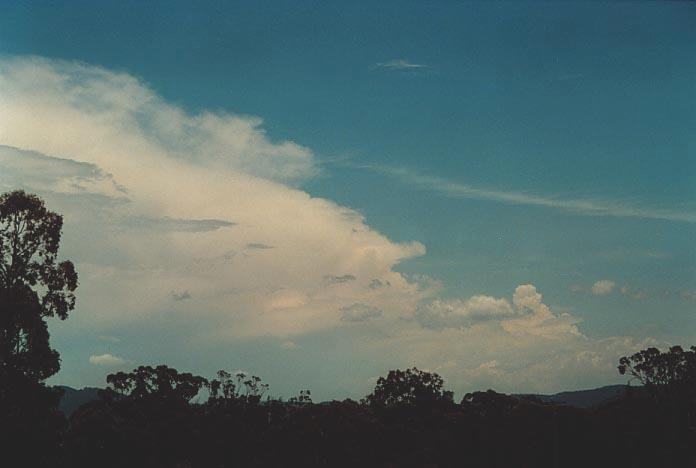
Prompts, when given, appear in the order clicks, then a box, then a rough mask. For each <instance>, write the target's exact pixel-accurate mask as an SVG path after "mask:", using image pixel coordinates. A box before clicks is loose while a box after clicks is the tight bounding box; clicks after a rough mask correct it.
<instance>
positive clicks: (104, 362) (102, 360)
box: [89, 353, 126, 367]
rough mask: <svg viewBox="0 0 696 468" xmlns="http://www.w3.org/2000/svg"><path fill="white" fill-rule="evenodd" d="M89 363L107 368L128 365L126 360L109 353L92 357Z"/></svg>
mask: <svg viewBox="0 0 696 468" xmlns="http://www.w3.org/2000/svg"><path fill="white" fill-rule="evenodd" d="M89 362H90V364H94V365H95V366H106V367H114V366H120V365H122V364H125V363H126V361H125V359H123V358H120V357H118V356H114V355H111V354H109V353H106V354H100V355H98V356H90V357H89Z"/></svg>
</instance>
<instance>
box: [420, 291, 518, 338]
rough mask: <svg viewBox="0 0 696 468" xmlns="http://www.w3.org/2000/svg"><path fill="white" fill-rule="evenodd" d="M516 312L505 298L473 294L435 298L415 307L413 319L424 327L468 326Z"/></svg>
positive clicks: (502, 317) (438, 328)
mask: <svg viewBox="0 0 696 468" xmlns="http://www.w3.org/2000/svg"><path fill="white" fill-rule="evenodd" d="M516 314H517V311H516V310H514V309H513V308H512V306H511V305H510V303H509V302H508V301H507V300H506V299H496V298H494V297H490V296H474V297H471V298H469V299H466V300H462V299H453V300H435V301H432V302H430V303H427V304H423V305H421V306H419V307H418V309H416V313H415V319H416V321H417V322H418V323H420V324H421V325H422V326H424V327H426V328H432V329H435V330H440V329H443V328H460V327H469V326H471V325H473V324H474V323H478V322H483V321H486V320H501V319H504V318H511V317H514V316H515V315H516Z"/></svg>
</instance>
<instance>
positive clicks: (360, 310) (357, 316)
mask: <svg viewBox="0 0 696 468" xmlns="http://www.w3.org/2000/svg"><path fill="white" fill-rule="evenodd" d="M381 316H382V311H381V310H379V309H378V308H376V307H371V306H369V305H367V304H352V305H349V306H347V307H341V320H343V321H344V322H366V321H368V320H372V319H375V318H377V317H381Z"/></svg>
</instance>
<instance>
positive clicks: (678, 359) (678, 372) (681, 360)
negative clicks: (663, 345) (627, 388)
mask: <svg viewBox="0 0 696 468" xmlns="http://www.w3.org/2000/svg"><path fill="white" fill-rule="evenodd" d="M618 369H619V373H620V374H621V375H630V376H632V377H633V378H634V379H636V380H638V381H639V382H640V383H641V384H642V385H643V386H645V388H646V389H647V390H648V392H649V393H650V394H651V395H652V396H653V397H654V398H655V399H657V400H661V401H667V400H668V401H670V402H672V403H676V404H688V405H690V406H692V407H694V406H696V346H692V347H691V349H690V350H684V349H683V348H682V347H681V346H672V347H671V348H669V350H668V351H665V352H661V351H660V350H659V349H657V348H647V349H644V350H642V351H639V352H637V353H635V354H633V355H632V356H628V357H623V358H621V359H620V360H619V367H618Z"/></svg>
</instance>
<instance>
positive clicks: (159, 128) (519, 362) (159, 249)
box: [0, 58, 644, 392]
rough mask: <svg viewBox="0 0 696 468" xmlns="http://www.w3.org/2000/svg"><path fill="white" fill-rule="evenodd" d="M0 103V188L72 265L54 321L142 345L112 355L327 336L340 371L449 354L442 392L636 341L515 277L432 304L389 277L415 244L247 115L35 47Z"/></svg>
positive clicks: (407, 279) (550, 380) (212, 349)
mask: <svg viewBox="0 0 696 468" xmlns="http://www.w3.org/2000/svg"><path fill="white" fill-rule="evenodd" d="M0 109H2V112H0V144H1V145H5V146H4V147H3V148H2V149H0V184H2V188H3V190H7V189H10V188H26V189H31V190H32V191H35V192H37V193H39V194H41V196H42V197H44V198H45V200H46V202H47V204H48V206H49V208H50V209H53V210H56V211H58V212H60V213H62V214H64V217H65V223H64V232H63V237H62V245H61V256H63V257H64V258H68V259H71V260H73V261H74V262H75V263H76V266H77V270H78V272H79V274H80V289H79V295H78V305H77V309H76V310H75V312H74V313H73V314H72V317H71V319H70V321H69V329H70V330H79V332H80V333H81V334H84V336H98V335H99V334H100V333H106V331H107V330H109V333H115V334H118V335H119V336H128V342H129V344H132V346H131V347H129V349H131V351H132V353H136V354H137V353H142V355H133V356H129V358H130V359H133V360H135V359H137V360H138V361H140V360H145V359H148V358H150V357H151V356H153V355H158V356H165V357H166V356H175V355H177V353H180V352H181V350H182V349H187V350H190V354H189V357H190V359H191V362H192V363H197V364H195V365H200V366H206V365H212V364H211V363H212V362H213V361H215V362H216V365H220V366H226V365H229V363H228V362H227V359H229V349H230V345H231V343H234V344H235V345H239V346H243V345H242V344H240V343H247V344H248V343H254V344H253V346H260V345H261V344H260V343H274V344H276V345H277V344H279V343H281V345H280V346H283V345H282V343H296V342H298V341H299V340H300V338H298V337H300V336H303V337H304V336H306V337H308V338H307V339H308V340H309V339H310V338H312V339H315V338H316V339H322V340H327V339H329V337H330V340H331V341H330V342H329V341H327V342H329V343H330V346H325V347H324V348H322V349H321V354H322V358H324V355H325V354H329V355H330V357H331V359H335V360H336V362H341V361H340V360H341V359H345V360H346V361H345V362H346V368H347V367H349V365H351V364H352V365H353V366H354V364H355V362H371V363H374V366H375V367H379V368H380V369H389V368H395V367H405V366H411V365H417V366H419V367H421V368H432V369H434V368H436V367H438V366H441V365H443V363H452V364H451V366H450V367H447V368H446V369H444V370H443V372H446V373H444V374H443V375H444V376H445V378H446V379H447V381H448V382H449V383H450V384H451V385H452V386H453V387H454V388H457V389H467V388H471V386H472V385H474V384H481V386H483V385H486V386H491V384H493V383H495V384H496V386H497V384H500V385H502V386H503V387H504V388H505V386H507V387H508V388H511V387H512V386H513V385H514V387H516V388H518V389H519V388H528V389H530V390H535V389H539V390H545V391H546V390H548V391H551V390H554V388H555V386H559V385H565V386H567V385H570V383H572V382H573V379H576V378H579V377H578V376H581V377H582V378H583V379H587V375H588V371H587V370H586V368H584V367H583V366H584V365H586V364H587V363H592V365H593V366H594V367H593V368H592V369H593V370H592V372H591V375H592V376H594V377H593V378H595V377H596V378H597V379H598V381H599V383H605V382H606V381H607V379H608V378H612V377H615V375H616V371H615V366H616V362H615V358H616V357H617V356H620V355H625V354H628V352H629V351H631V352H635V351H636V350H637V349H640V346H642V345H643V344H644V343H643V342H637V341H634V340H630V339H627V338H623V337H614V338H611V339H604V340H595V339H592V338H591V337H587V336H584V335H583V334H582V333H581V332H580V330H579V329H578V324H579V320H578V319H577V318H576V317H574V316H572V315H570V314H566V313H563V312H559V311H558V310H555V309H552V308H551V307H549V306H548V305H546V304H545V303H544V302H543V299H542V296H541V294H540V293H539V292H538V291H537V290H536V288H535V287H534V286H532V285H521V286H519V287H518V288H517V289H516V290H515V292H514V294H513V295H512V297H510V298H495V297H492V296H487V295H483V294H479V295H474V296H472V297H470V298H462V299H452V300H447V301H444V300H441V301H442V303H441V304H439V305H433V303H434V300H433V297H434V294H435V293H436V292H437V291H439V290H440V289H441V288H442V286H441V284H440V283H439V282H438V281H436V280H433V279H432V278H429V277H427V276H423V275H415V274H402V273H400V272H399V271H397V269H398V265H399V264H400V263H401V262H404V261H406V260H408V259H411V258H414V257H417V256H420V255H424V254H425V247H424V246H423V245H422V244H420V243H418V242H394V241H392V240H390V239H389V238H387V237H386V236H384V235H383V234H381V233H379V232H378V231H376V230H375V229H373V228H372V227H371V226H369V225H368V224H367V222H366V221H365V219H364V217H363V216H362V215H361V214H360V213H358V212H356V211H354V210H351V209H350V208H347V207H344V206H340V205H338V204H336V203H334V202H332V201H331V200H327V199H322V198H317V197H312V196H311V195H310V194H308V193H306V192H305V191H303V190H301V189H299V188H297V187H298V184H300V183H301V182H302V181H305V180H307V179H308V178H311V177H313V176H314V175H315V174H317V173H318V170H317V167H316V161H315V158H314V155H313V153H312V151H311V150H310V149H308V148H306V147H304V146H302V145H300V144H298V143H295V142H291V141H274V140H273V139H272V138H271V137H270V136H268V135H267V134H266V133H265V131H264V129H263V125H262V120H261V119H259V118H256V117H249V116H240V115H235V114H230V113H221V112H208V111H203V112H200V113H196V114H191V113H188V112H186V111H185V110H183V109H181V108H179V107H176V106H174V105H172V104H170V103H168V102H166V101H164V100H163V99H162V98H161V97H159V96H157V95H156V94H155V93H154V92H153V91H152V90H151V89H150V88H149V87H148V86H147V85H145V84H144V83H142V82H141V81H139V80H138V79H136V78H134V77H132V76H130V75H127V74H124V73H114V72H110V71H108V70H104V69H102V68H98V67H91V66H88V65H84V64H76V63H72V62H62V61H52V60H44V59H38V58H23V59H0ZM288 112H290V113H291V112H293V109H288ZM415 185H416V186H420V185H419V184H415ZM454 192H455V193H456V190H455V191H454ZM457 196H459V195H457ZM477 196H484V195H477ZM485 196H488V195H485ZM134 222H135V224H140V225H139V226H137V228H136V226H133V225H132V224H133V223H134ZM232 222H234V223H235V224H234V226H233V227H232V226H230V225H228V224H226V223H232ZM259 240H262V241H263V243H261V242H259ZM261 245H263V246H269V247H270V246H272V247H273V248H272V249H261V248H260V246H261ZM255 249H256V250H263V255H260V254H259V255H252V254H249V255H245V254H244V253H245V252H246V251H249V250H255ZM346 272H350V273H346ZM358 279H359V280H358ZM337 285H338V286H337ZM172 292H174V294H177V295H181V297H182V298H183V296H184V293H186V294H188V295H189V296H192V297H195V307H192V303H193V301H186V300H182V301H177V302H173V299H174V296H173V295H172ZM427 304H430V307H429V306H428V305H427ZM418 314H421V316H420V317H418ZM377 318H379V319H378V320H376V319H377ZM404 318H406V320H404ZM356 320H363V321H365V320H366V321H369V329H368V327H367V326H365V327H362V326H355V324H353V323H351V322H353V321H356ZM52 333H53V334H54V336H58V335H59V336H60V337H61V338H63V339H65V337H66V336H70V333H68V332H66V331H65V329H64V328H60V327H56V329H55V330H52ZM158 333H159V335H157V334H158ZM126 334H127V335H126ZM320 334H321V335H320ZM153 336H154V337H155V339H153ZM165 338H166V339H165ZM302 343H303V344H304V341H302ZM308 343H309V341H308ZM315 343H316V341H315ZM249 346H252V345H249ZM307 347H309V346H307ZM286 348H287V349H291V348H292V345H289V344H288V345H286ZM168 353H169V354H168ZM593 353H594V354H593ZM281 354H283V353H281ZM287 354H292V353H287ZM119 359H121V360H122V358H119V357H117V356H112V355H110V354H105V355H101V356H92V358H91V359H90V361H89V362H91V363H92V364H98V365H107V364H106V363H108V362H112V363H113V364H109V365H118V364H116V361H115V360H119ZM95 360H96V361H95ZM492 361H495V362H496V365H495V366H493V365H489V366H483V367H481V363H490V362H492ZM119 362H120V361H119ZM286 362H290V361H286ZM83 364H84V365H87V363H86V362H84V363H83ZM192 365H193V364H192ZM232 365H240V366H241V365H248V364H245V363H239V364H232ZM310 365H311V364H310ZM68 367H69V366H66V369H68ZM354 367H355V366H354ZM494 369H495V372H493V370H494ZM361 372H362V370H360V369H356V370H355V371H354V373H351V374H350V375H346V376H338V377H337V379H338V380H341V384H340V385H343V387H341V388H346V389H348V388H354V387H353V382H354V381H357V382H364V381H365V379H366V378H367V377H368V376H369V375H374V374H375V373H376V372H375V369H374V368H370V369H366V370H365V372H369V374H366V375H361V374H360V373H361ZM493 374H496V375H493ZM350 379H355V380H354V381H353V380H350ZM583 382H585V383H587V381H586V380H583ZM344 384H345V385H344ZM338 387H339V384H337V388H338ZM361 390H362V389H361V388H357V391H358V392H359V391H361Z"/></svg>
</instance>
